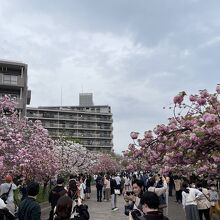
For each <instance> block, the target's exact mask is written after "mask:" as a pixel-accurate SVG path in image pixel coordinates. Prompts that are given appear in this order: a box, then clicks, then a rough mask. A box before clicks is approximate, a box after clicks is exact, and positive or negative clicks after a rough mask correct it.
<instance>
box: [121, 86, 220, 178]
mask: <svg viewBox="0 0 220 220" xmlns="http://www.w3.org/2000/svg"><path fill="white" fill-rule="evenodd" d="M219 94H220V85H218V86H217V88H216V92H215V93H213V94H210V93H209V92H208V91H207V90H206V89H204V90H200V91H199V93H198V94H195V95H190V96H189V100H188V101H186V102H184V99H185V97H186V96H187V95H186V93H185V92H181V93H179V94H178V95H177V96H175V97H174V100H173V101H174V106H173V117H171V118H169V119H168V123H167V124H166V125H165V124H161V125H157V126H156V127H155V128H154V129H153V130H149V131H146V132H145V133H144V137H143V138H140V139H138V137H137V135H136V134H138V133H137V132H132V133H131V138H132V139H133V140H134V143H133V144H131V145H129V148H128V149H127V150H126V151H125V152H124V154H125V156H126V157H128V158H132V159H133V160H134V161H137V160H140V158H141V159H142V160H143V159H144V160H145V162H144V164H143V166H146V167H148V168H150V169H153V170H161V171H162V172H168V171H171V170H172V171H176V172H181V173H185V174H186V173H187V174H190V173H193V172H196V173H198V174H200V173H203V174H204V173H213V174H216V173H217V168H218V165H219V162H220V101H219ZM136 140H137V142H136Z"/></svg>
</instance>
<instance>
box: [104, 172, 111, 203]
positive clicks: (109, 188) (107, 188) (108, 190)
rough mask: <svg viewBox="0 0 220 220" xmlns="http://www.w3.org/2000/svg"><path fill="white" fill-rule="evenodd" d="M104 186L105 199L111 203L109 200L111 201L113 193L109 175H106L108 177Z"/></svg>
mask: <svg viewBox="0 0 220 220" xmlns="http://www.w3.org/2000/svg"><path fill="white" fill-rule="evenodd" d="M104 186H105V199H106V201H109V199H110V192H111V187H110V177H109V175H106V177H105V180H104Z"/></svg>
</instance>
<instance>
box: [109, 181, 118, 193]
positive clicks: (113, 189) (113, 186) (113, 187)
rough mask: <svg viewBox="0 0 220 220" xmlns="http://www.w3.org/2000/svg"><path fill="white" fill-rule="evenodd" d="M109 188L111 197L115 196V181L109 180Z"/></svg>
mask: <svg viewBox="0 0 220 220" xmlns="http://www.w3.org/2000/svg"><path fill="white" fill-rule="evenodd" d="M110 188H111V195H113V194H115V189H117V183H116V180H115V179H112V178H111V179H110Z"/></svg>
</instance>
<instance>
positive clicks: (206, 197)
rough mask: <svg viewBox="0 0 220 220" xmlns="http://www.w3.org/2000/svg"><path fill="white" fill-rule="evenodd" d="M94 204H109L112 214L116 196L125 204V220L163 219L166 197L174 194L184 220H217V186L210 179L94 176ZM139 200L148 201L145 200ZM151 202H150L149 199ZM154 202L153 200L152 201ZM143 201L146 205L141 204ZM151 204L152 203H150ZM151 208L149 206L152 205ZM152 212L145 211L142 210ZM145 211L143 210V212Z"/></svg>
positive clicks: (124, 175)
mask: <svg viewBox="0 0 220 220" xmlns="http://www.w3.org/2000/svg"><path fill="white" fill-rule="evenodd" d="M94 179H96V188H97V202H101V201H102V197H103V198H104V199H103V200H104V201H109V200H110V197H109V192H110V195H111V208H112V211H116V210H118V208H117V196H119V195H122V196H123V197H124V200H125V215H128V216H129V220H132V219H134V220H137V219H161V220H162V219H167V217H166V216H165V215H167V211H166V210H167V209H166V208H167V206H168V197H169V196H170V197H172V196H174V195H173V192H175V197H176V203H177V204H182V207H183V209H184V213H185V217H186V220H203V218H204V219H205V220H212V219H213V220H217V219H218V220H219V219H220V210H219V209H220V206H219V193H218V190H219V185H218V184H217V182H216V181H214V180H213V179H210V178H209V179H208V178H204V177H203V178H201V177H195V176H192V177H190V178H189V179H187V178H186V177H180V176H178V175H172V173H171V172H170V173H169V175H167V176H166V177H164V176H161V175H160V174H156V173H150V172H141V173H136V174H132V173H130V174H128V173H122V174H117V175H116V176H115V175H114V174H113V175H109V174H106V175H102V174H99V175H98V176H95V177H94ZM143 198H148V200H145V199H143ZM153 198H154V199H153ZM155 198H156V199H155ZM144 201H148V202H146V203H144ZM154 202H155V203H154ZM152 204H153V205H152ZM147 206H148V208H149V207H150V208H152V207H153V211H152V210H151V211H146V210H148V209H146V207H147ZM144 207H145V208H144Z"/></svg>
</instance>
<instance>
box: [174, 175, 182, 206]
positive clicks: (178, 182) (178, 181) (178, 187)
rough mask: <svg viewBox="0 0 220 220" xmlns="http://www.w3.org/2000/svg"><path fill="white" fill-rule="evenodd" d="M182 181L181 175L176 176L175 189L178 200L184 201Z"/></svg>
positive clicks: (179, 201)
mask: <svg viewBox="0 0 220 220" xmlns="http://www.w3.org/2000/svg"><path fill="white" fill-rule="evenodd" d="M181 184H182V181H181V179H180V177H179V176H175V177H174V186H175V191H176V202H178V203H182V190H181V188H182V186H181Z"/></svg>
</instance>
